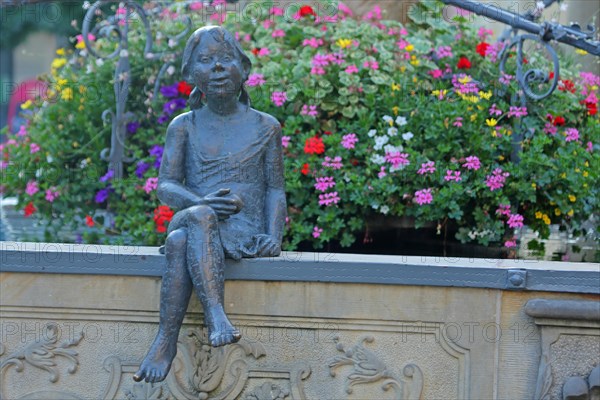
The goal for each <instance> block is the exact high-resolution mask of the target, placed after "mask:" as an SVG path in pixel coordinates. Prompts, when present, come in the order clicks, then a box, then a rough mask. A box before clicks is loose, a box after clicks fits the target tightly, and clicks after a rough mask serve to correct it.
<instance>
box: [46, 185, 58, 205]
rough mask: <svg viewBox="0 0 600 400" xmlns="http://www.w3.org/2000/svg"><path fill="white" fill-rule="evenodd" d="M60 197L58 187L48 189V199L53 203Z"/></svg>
mask: <svg viewBox="0 0 600 400" xmlns="http://www.w3.org/2000/svg"><path fill="white" fill-rule="evenodd" d="M57 197H58V192H57V191H56V188H55V187H54V186H52V187H51V188H50V189H46V200H48V201H49V202H50V203H52V202H53V201H54V200H56V198H57Z"/></svg>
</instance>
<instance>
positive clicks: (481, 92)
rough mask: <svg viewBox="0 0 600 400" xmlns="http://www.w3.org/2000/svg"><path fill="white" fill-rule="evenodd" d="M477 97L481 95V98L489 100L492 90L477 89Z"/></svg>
mask: <svg viewBox="0 0 600 400" xmlns="http://www.w3.org/2000/svg"><path fill="white" fill-rule="evenodd" d="M479 97H481V98H482V99H486V100H489V99H490V98H491V97H492V91H491V90H490V91H487V92H484V91H479Z"/></svg>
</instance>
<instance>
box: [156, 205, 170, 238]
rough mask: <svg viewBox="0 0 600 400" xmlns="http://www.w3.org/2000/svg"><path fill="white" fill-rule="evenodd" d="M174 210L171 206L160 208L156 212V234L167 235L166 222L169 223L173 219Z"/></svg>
mask: <svg viewBox="0 0 600 400" xmlns="http://www.w3.org/2000/svg"><path fill="white" fill-rule="evenodd" d="M173 214H174V213H173V210H171V209H170V208H169V206H158V207H156V209H155V210H154V223H155V224H156V232H158V233H165V232H166V231H167V227H166V226H165V222H169V221H170V220H171V219H172V218H173Z"/></svg>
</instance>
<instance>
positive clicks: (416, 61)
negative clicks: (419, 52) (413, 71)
mask: <svg viewBox="0 0 600 400" xmlns="http://www.w3.org/2000/svg"><path fill="white" fill-rule="evenodd" d="M413 57H414V58H412V59H411V60H410V63H411V64H412V65H414V66H415V67H416V66H417V65H419V64H420V63H421V61H419V60H417V58H416V57H415V56H413Z"/></svg>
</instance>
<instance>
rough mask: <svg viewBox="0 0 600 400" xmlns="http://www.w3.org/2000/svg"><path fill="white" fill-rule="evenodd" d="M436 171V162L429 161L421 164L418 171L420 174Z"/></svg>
mask: <svg viewBox="0 0 600 400" xmlns="http://www.w3.org/2000/svg"><path fill="white" fill-rule="evenodd" d="M434 172H435V162H434V161H427V162H426V163H423V164H421V168H419V170H418V171H417V174H419V175H425V174H432V173H434Z"/></svg>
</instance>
